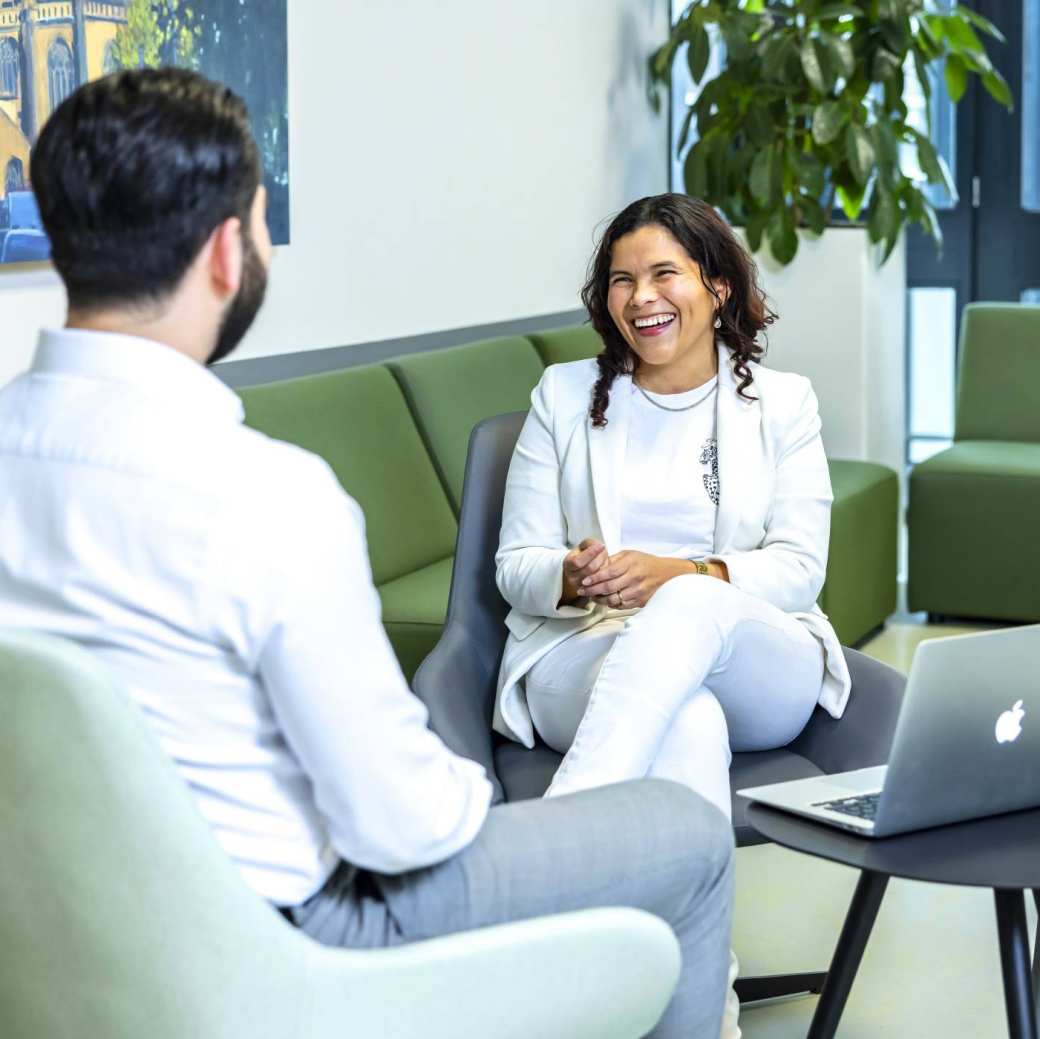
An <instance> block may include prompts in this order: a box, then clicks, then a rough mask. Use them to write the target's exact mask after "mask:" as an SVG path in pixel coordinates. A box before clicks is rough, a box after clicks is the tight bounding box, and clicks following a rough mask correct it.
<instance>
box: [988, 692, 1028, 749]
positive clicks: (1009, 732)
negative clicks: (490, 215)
mask: <svg viewBox="0 0 1040 1039" xmlns="http://www.w3.org/2000/svg"><path fill="white" fill-rule="evenodd" d="M1025 713H1026V711H1025V708H1024V707H1023V706H1022V701H1021V700H1016V701H1015V704H1014V706H1013V707H1012V708H1011V710H1010V711H1004V713H1003V714H1002V715H1001V716H1000V717H999V718H998V719H997V724H996V728H995V730H994V733H995V735H996V737H997V743H1013V742H1014V741H1015V740H1017V739H1018V737H1019V736H1020V735H1021V734H1022V717H1023V715H1025Z"/></svg>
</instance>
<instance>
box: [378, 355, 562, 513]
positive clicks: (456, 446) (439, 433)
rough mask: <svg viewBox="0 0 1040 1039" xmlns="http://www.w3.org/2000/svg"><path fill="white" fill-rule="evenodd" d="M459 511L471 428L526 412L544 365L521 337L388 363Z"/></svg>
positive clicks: (409, 357)
mask: <svg viewBox="0 0 1040 1039" xmlns="http://www.w3.org/2000/svg"><path fill="white" fill-rule="evenodd" d="M387 367H388V368H389V369H390V370H391V371H392V372H393V373H394V375H395V376H396V377H397V380H398V382H399V383H400V384H401V388H402V389H403V390H404V393H405V396H406V397H407V398H408V403H409V405H410V406H411V408H412V413H413V415H414V416H415V421H416V423H417V424H418V426H419V429H420V430H421V431H422V435H423V439H424V441H425V443H426V446H427V448H428V449H429V452H430V454H431V456H432V457H433V459H434V462H435V464H436V466H437V468H438V471H439V472H440V474H441V478H442V479H443V481H444V486H445V488H446V489H447V492H448V496H449V498H450V499H451V503H452V505H453V507H454V509H455V511H456V513H458V509H459V505H460V504H461V502H462V476H463V473H464V471H465V468H466V452H467V450H468V448H469V435H470V433H472V432H473V427H474V426H475V425H476V424H477V423H478V422H480V421H481V420H483V419H486V418H489V417H490V416H492V415H501V414H502V413H503V412H507V411H525V410H526V409H527V408H528V406H529V405H530V403H531V390H533V389H534V387H535V385H536V384H537V382H538V380H539V379H540V378H541V377H542V371H543V368H542V364H541V361H540V359H539V357H538V354H537V352H536V351H535V349H534V347H533V346H532V345H531V343H530V341H529V340H527V339H524V338H523V337H522V336H509V337H506V338H503V339H488V340H484V341H483V342H480V343H468V344H466V345H465V346H455V347H451V348H449V349H447V350H431V351H430V352H429V353H419V354H410V355H409V356H407V357H400V358H397V359H396V360H393V361H389V362H387Z"/></svg>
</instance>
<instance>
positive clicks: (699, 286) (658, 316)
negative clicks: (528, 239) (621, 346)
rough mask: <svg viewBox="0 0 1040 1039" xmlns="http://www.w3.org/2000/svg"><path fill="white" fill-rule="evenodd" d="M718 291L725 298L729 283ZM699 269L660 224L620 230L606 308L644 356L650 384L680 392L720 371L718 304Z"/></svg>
mask: <svg viewBox="0 0 1040 1039" xmlns="http://www.w3.org/2000/svg"><path fill="white" fill-rule="evenodd" d="M716 290H717V291H718V293H719V297H720V299H721V300H722V301H724V300H725V298H726V291H725V286H724V285H717V286H716ZM719 305H720V303H719V300H716V298H715V296H713V295H712V293H711V292H710V290H709V289H708V288H707V286H706V285H705V284H704V282H703V280H702V279H701V270H700V267H699V266H698V265H697V264H696V263H695V262H694V261H693V260H692V259H691V258H690V256H689V254H688V253H687V252H686V250H685V249H684V248H683V247H682V246H681V245H680V244H679V243H678V242H677V241H676V240H675V238H673V237H672V235H671V234H670V233H669V232H668V231H666V230H665V229H664V228H663V227H661V226H660V225H659V224H647V225H645V226H644V227H640V228H637V229H636V230H635V231H631V232H630V233H629V234H626V235H622V237H621V238H619V239H618V240H617V241H616V242H615V243H614V246H613V249H612V250H611V261H610V274H609V280H608V291H607V309H608V310H609V312H610V316H611V318H612V319H613V321H614V324H615V325H616V326H617V329H618V331H619V332H620V333H621V335H622V336H623V337H624V339H625V342H626V343H628V345H629V346H630V347H631V348H632V350H633V352H634V353H635V354H636V356H637V357H638V359H639V361H638V364H637V367H636V372H637V374H638V380H639V382H640V383H641V384H642V385H644V386H646V388H647V389H652V390H657V391H658V392H662V393H677V392H681V391H682V390H687V389H692V388H693V387H695V386H699V385H700V384H701V383H703V382H706V381H707V380H708V379H710V378H711V377H712V375H714V374H715V370H716V359H715V328H714V324H715V316H716V310H717V308H718V307H719Z"/></svg>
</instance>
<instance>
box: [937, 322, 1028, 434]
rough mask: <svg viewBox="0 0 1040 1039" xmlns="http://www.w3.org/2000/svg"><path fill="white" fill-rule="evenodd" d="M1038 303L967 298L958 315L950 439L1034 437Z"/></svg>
mask: <svg viewBox="0 0 1040 1039" xmlns="http://www.w3.org/2000/svg"><path fill="white" fill-rule="evenodd" d="M1038 384H1040V307H1033V306H1023V305H1021V304H1018V303H972V304H970V305H969V306H967V307H965V309H964V316H963V317H962V319H961V345H960V361H959V365H958V373H957V411H956V414H957V422H956V430H955V433H954V439H955V440H958V441H960V440H1025V441H1030V442H1032V443H1037V442H1040V408H1038V407H1037V406H1036V387H1037V385H1038Z"/></svg>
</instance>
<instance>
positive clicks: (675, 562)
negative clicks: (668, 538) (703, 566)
mask: <svg viewBox="0 0 1040 1039" xmlns="http://www.w3.org/2000/svg"><path fill="white" fill-rule="evenodd" d="M696 572H697V570H696V567H695V566H694V565H693V564H692V563H690V562H689V561H688V560H685V559H667V558H664V557H662V556H652V555H650V554H649V553H647V552H634V551H630V550H628V549H625V550H623V551H621V552H618V553H616V554H615V555H613V556H611V557H610V558H609V559H608V560H607V563H606V565H605V566H601V567H599V568H598V569H597V570H596V572H595V573H594V574H591V575H589V576H588V577H585V578H583V579H582V582H581V590H580V594H581V595H583V596H585V597H586V598H589V599H592V600H593V602H598V603H600V604H601V605H603V606H613V607H614V608H615V609H626V610H627V609H634V608H636V607H637V606H645V605H646V604H647V603H648V602H649V601H650V599H651V598H652V597H653V594H654V592H656V591H657V589H658V588H660V587H661V585H663V584H664V583H665V581H670V580H671V579H672V578H673V577H678V576H679V575H680V574H692V573H696Z"/></svg>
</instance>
